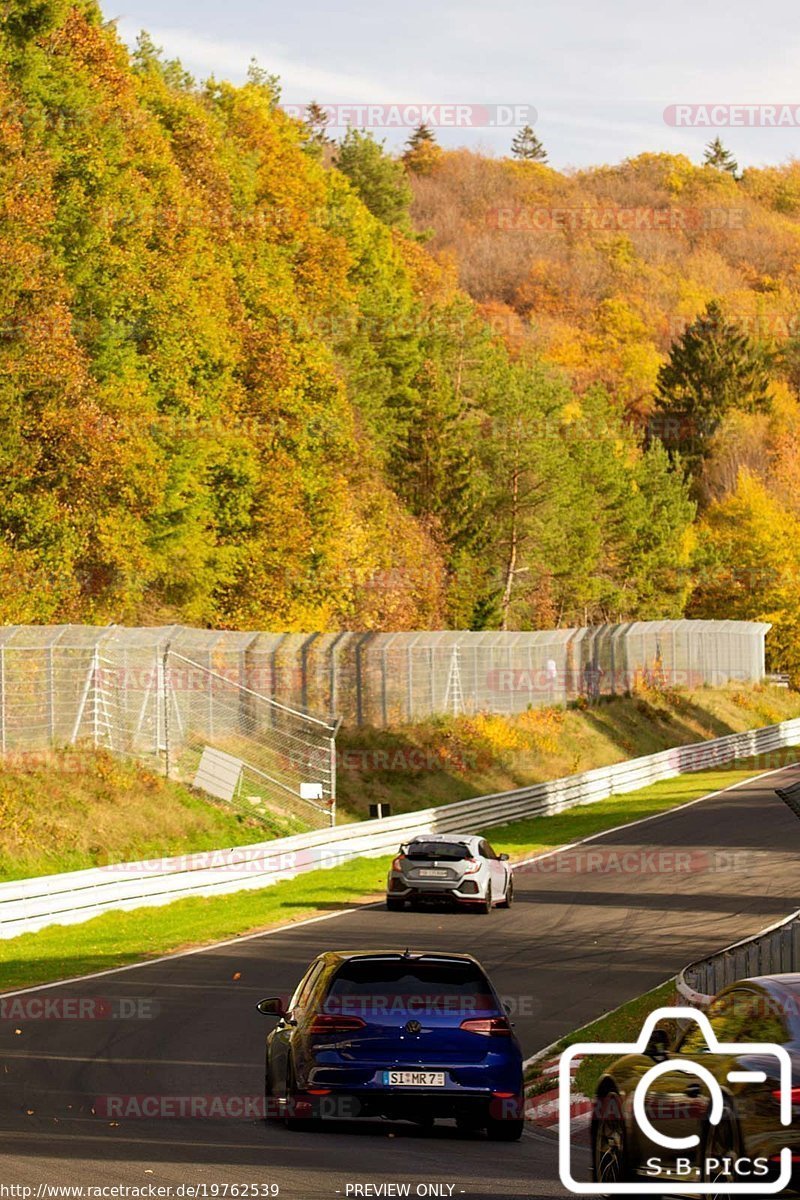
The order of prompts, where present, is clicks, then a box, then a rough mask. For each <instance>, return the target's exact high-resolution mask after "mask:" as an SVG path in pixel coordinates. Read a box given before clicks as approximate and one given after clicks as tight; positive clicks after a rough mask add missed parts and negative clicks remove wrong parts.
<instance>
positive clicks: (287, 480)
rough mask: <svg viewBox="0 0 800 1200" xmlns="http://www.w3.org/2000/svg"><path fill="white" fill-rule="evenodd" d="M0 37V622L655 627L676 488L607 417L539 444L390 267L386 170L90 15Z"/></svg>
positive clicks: (38, 17) (538, 415)
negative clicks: (588, 431)
mask: <svg viewBox="0 0 800 1200" xmlns="http://www.w3.org/2000/svg"><path fill="white" fill-rule="evenodd" d="M10 13H11V15H10V18H9V20H7V21H6V23H5V25H4V28H3V33H2V42H0V92H2V106H3V108H2V122H1V123H0V139H1V140H2V148H3V166H2V185H3V186H2V196H3V199H2V211H0V249H1V250H2V255H3V259H4V262H5V264H6V271H5V272H4V276H3V283H2V286H0V310H1V311H0V319H1V320H0V323H1V324H2V327H3V339H2V343H1V344H0V357H2V361H3V370H2V376H1V377H0V468H2V469H0V530H1V531H2V536H3V542H2V550H0V621H4V622H11V621H19V622H24V621H54V620H61V621H63V620H89V621H107V620H114V621H124V622H128V623H136V622H137V621H138V622H145V621H155V620H158V621H162V620H170V619H173V618H179V619H181V620H184V621H188V622H190V623H200V624H203V623H207V624H217V625H220V624H221V625H228V626H237V625H238V626H245V627H249V628H259V627H260V628H268V629H308V630H314V629H326V628H327V629H329V628H336V627H342V626H348V627H350V628H374V627H382V628H390V629H391V628H413V627H415V626H416V627H420V626H422V627H425V626H428V627H430V626H437V625H442V624H448V623H449V624H454V625H460V626H470V625H476V626H480V625H482V624H483V625H486V624H488V625H497V624H498V623H500V621H501V620H502V619H504V618H505V619H506V620H507V621H508V622H509V623H512V624H513V623H520V622H521V623H523V624H528V625H536V624H541V623H553V622H554V621H557V620H558V621H561V622H562V623H563V622H569V621H572V620H577V619H579V618H580V619H583V618H584V616H588V617H589V618H590V619H591V618H592V617H597V618H600V617H602V616H603V614H612V613H613V614H616V613H618V612H623V613H627V614H628V615H631V616H633V615H652V616H656V615H658V616H663V615H677V614H678V613H679V612H680V610H681V608H682V604H683V599H684V595H685V587H684V584H683V581H682V580H680V579H678V580H677V581H676V580H675V579H673V577H672V569H673V566H674V564H675V563H676V562H682V561H687V559H686V534H687V530H688V528H689V525H690V522H691V517H692V508H691V505H690V503H689V502H688V500H687V498H686V489H685V487H684V485H683V482H682V479H681V477H680V476H679V475H678V474H676V473H675V472H673V471H672V470H671V468H670V466H669V464H668V462H667V459H666V456H665V454H664V453H663V452H662V451H661V450H660V449H659V448H658V447H653V448H651V449H650V450H647V451H645V450H644V449H643V447H642V445H641V439H640V437H639V436H638V435H637V434H636V432H635V431H631V430H628V429H626V428H625V426H624V424H623V421H622V414H621V413H620V412H619V411H618V410H617V406H616V405H615V403H614V401H613V399H612V398H611V397H608V396H605V395H602V394H599V393H598V394H596V395H594V396H593V397H592V398H591V399H590V400H587V404H589V405H590V406H591V408H592V411H593V412H594V413H595V414H596V415H597V422H598V429H602V432H599V433H598V434H597V436H595V437H593V438H592V439H591V441H584V442H583V443H577V442H574V441H573V442H569V441H568V440H565V439H564V438H562V437H561V436H560V430H561V428H562V426H563V425H564V424H565V422H568V421H569V420H570V415H569V414H570V411H571V406H573V404H574V402H575V398H574V396H573V394H572V392H571V391H570V389H569V386H568V384H567V383H566V382H565V381H564V380H562V379H561V378H560V377H559V375H558V374H557V373H551V372H548V371H546V370H545V369H544V368H543V367H542V366H541V365H540V364H539V363H538V362H537V361H536V360H535V359H534V358H532V359H530V360H525V361H519V360H518V359H515V358H514V356H512V355H511V354H510V353H509V352H508V350H507V348H506V346H505V343H504V342H503V339H502V338H499V337H496V336H494V335H493V333H492V331H491V329H490V327H489V326H488V325H487V324H486V323H485V322H484V321H482V319H481V318H480V316H479V314H478V312H477V309H476V307H475V305H474V304H473V302H472V301H471V300H470V299H469V297H468V296H467V295H466V294H465V292H463V291H462V290H460V289H459V287H458V285H457V282H456V280H455V275H454V272H453V270H452V269H451V268H449V267H448V265H447V264H446V263H443V262H441V261H439V260H438V259H437V258H435V257H434V256H432V255H431V254H430V253H429V252H428V250H427V249H426V248H425V247H424V245H423V244H421V243H420V242H419V241H418V240H417V239H416V237H415V236H414V235H413V232H412V229H411V225H410V223H409V221H408V216H407V211H406V209H407V193H408V185H407V183H406V182H405V180H404V179H403V178H402V175H403V171H402V169H400V168H398V167H396V165H395V164H389V167H390V169H391V168H392V167H394V169H395V171H398V170H399V173H400V178H396V177H395V176H391V174H390V177H389V178H388V179H386V178H385V179H382V180H381V179H378V184H379V185H380V187H377V185H375V180H376V178H377V176H376V174H375V172H376V171H377V173H378V176H380V172H381V170H382V169H383V168H384V167H385V166H386V165H387V162H388V160H384V159H383V156H382V155H381V154H380V152H379V151H378V152H377V159H378V160H379V161H377V162H376V161H373V160H372V159H370V161H369V162H368V163H366V166H365V164H364V162H362V159H363V158H364V151H365V148H364V146H363V144H362V143H360V142H359V141H358V139H357V138H356V139H355V141H354V143H353V145H352V147H351V149H352V153H351V154H350V158H349V159H348V160H347V162H343V163H342V168H343V169H342V170H341V171H340V170H337V169H335V168H333V167H331V166H326V165H325V162H326V161H329V160H330V157H331V155H330V153H327V154H322V153H320V148H319V146H318V145H316V144H315V142H314V141H313V139H311V138H310V137H309V134H308V130H307V129H306V127H305V126H304V125H303V123H302V122H299V121H297V120H293V119H290V118H289V117H287V116H286V115H284V113H283V112H282V111H281V110H280V108H279V106H278V96H279V88H278V84H277V82H276V81H275V80H274V79H273V78H272V77H271V76H269V75H268V74H266V73H265V72H264V71H262V70H260V69H259V68H257V67H255V66H254V67H253V68H252V69H251V71H250V78H249V81H248V82H247V83H246V84H245V85H244V86H243V87H239V88H237V87H233V86H231V85H228V84H225V83H221V82H217V81H209V82H207V83H205V84H196V83H195V82H194V81H192V80H191V79H189V78H188V77H187V76H186V74H185V72H184V71H183V70H182V69H181V67H180V65H179V64H177V63H172V62H167V61H164V60H163V58H162V57H161V56H160V55H159V53H158V52H157V50H156V49H155V48H154V47H153V46H152V44H151V43H150V41H149V40H148V39H147V38H146V37H143V38H142V39H141V40H140V43H139V48H138V50H137V52H136V53H135V54H134V55H133V56H132V57H131V56H130V55H129V54H128V52H127V50H126V49H125V48H124V47H123V46H122V44H121V43H120V42H119V40H118V38H117V36H116V33H115V29H114V26H113V23H112V24H108V23H104V20H103V17H102V16H101V14H100V12H99V11H98V9H97V8H96V7H95V6H94V4H93V3H91V2H81V3H78V4H75V5H69V4H68V3H64V2H63V0H48V2H47V3H43V4H42V5H40V6H38V7H36V8H35V9H33V8H31V6H30V5H28V4H27V3H24V2H23V0H15V2H12V5H11V10H10ZM375 149H376V150H377V147H376V148H375ZM366 153H367V158H369V154H370V147H367V148H366ZM373 158H374V156H373ZM345 167H347V170H348V171H349V177H351V178H352V180H353V181H354V182H353V183H351V182H349V181H348V176H346V175H345V174H344V168H345ZM367 167H368V168H369V170H367V169H366V168H367ZM370 172H371V173H370ZM380 189H382V190H380ZM362 196H363V197H365V198H366V200H367V201H368V204H369V207H368V206H367V204H365V203H364V202H363V201H362V198H361V197H362ZM387 197H388V201H387ZM389 201H391V202H389ZM371 210H374V211H375V212H378V213H379V214H380V217H377V216H374V215H373V212H372V211H371ZM523 555H525V556H526V562H524V563H523V562H522V560H521V559H522V556H523ZM523 568H524V570H523Z"/></svg>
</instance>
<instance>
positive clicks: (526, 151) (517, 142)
mask: <svg viewBox="0 0 800 1200" xmlns="http://www.w3.org/2000/svg"><path fill="white" fill-rule="evenodd" d="M511 153H512V155H513V157H514V158H520V159H523V160H525V161H527V162H540V163H546V162H547V151H546V150H545V148H544V146H543V145H542V143H541V142H540V140H539V138H538V137H537V136H536V134H535V133H534V132H533V129H532V127H531V126H530V125H524V126H523V127H522V129H520V130H519V132H518V133H516V134H515V136H514V139H513V141H512V142H511Z"/></svg>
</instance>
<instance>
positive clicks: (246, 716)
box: [0, 626, 336, 835]
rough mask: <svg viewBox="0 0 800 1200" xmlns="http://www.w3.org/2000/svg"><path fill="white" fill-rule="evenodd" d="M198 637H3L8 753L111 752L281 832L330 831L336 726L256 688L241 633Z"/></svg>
mask: <svg viewBox="0 0 800 1200" xmlns="http://www.w3.org/2000/svg"><path fill="white" fill-rule="evenodd" d="M193 632H194V631H191V630H183V629H181V628H180V627H175V628H160V629H123V628H120V627H115V626H112V627H110V628H94V627H88V626H60V627H44V626H24V627H10V628H6V629H2V630H0V753H2V754H3V755H14V754H27V753H30V752H36V751H40V750H47V749H55V748H59V747H63V746H68V745H77V744H81V745H90V746H93V747H96V748H105V749H107V750H110V751H112V752H113V753H116V754H129V755H134V756H136V757H138V758H141V759H144V760H146V761H149V762H150V763H151V764H153V766H154V767H155V768H156V769H157V770H160V771H163V772H164V773H165V774H166V775H168V776H171V777H173V778H175V779H179V780H183V781H185V782H187V783H193V784H195V785H196V786H199V787H202V788H204V790H206V791H207V792H210V793H211V794H212V795H214V796H216V797H217V798H219V799H221V800H226V801H228V802H230V803H232V804H234V805H236V806H237V807H238V808H239V809H240V810H241V811H243V812H245V813H246V814H247V815H248V816H251V817H253V818H255V819H257V820H259V821H260V822H261V824H263V825H264V826H265V827H266V828H267V829H269V830H271V831H272V832H273V833H274V834H275V835H283V834H290V833H294V832H300V831H302V830H304V829H308V828H317V827H320V826H323V825H329V824H333V823H334V820H335V804H336V760H335V734H336V723H335V722H334V721H332V720H328V719H327V718H320V717H315V716H313V715H311V714H310V713H306V712H302V711H300V710H298V709H295V708H293V707H292V706H291V705H287V704H283V703H281V702H279V701H277V700H276V699H274V698H273V697H272V696H270V695H265V694H263V693H262V692H260V691H258V689H257V688H256V687H251V686H248V683H247V682H246V680H247V678H248V676H247V672H246V671H245V670H244V669H243V667H242V663H241V660H238V662H237V659H236V657H235V655H236V649H235V648H236V646H237V642H242V641H243V635H240V634H235V633H233V634H226V635H224V636H225V651H224V653H222V654H220V655H216V654H215V653H214V646H213V643H212V638H213V637H214V635H211V637H209V636H206V637H201V638H200V639H199V642H198V641H195V640H194V639H192V637H191V636H186V635H187V634H188V635H191V634H192V633H193ZM198 632H202V631H198ZM246 637H247V635H244V638H245V639H246Z"/></svg>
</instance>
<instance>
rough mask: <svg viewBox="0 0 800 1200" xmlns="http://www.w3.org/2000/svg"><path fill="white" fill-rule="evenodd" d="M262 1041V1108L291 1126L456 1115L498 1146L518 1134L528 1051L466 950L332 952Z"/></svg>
mask: <svg viewBox="0 0 800 1200" xmlns="http://www.w3.org/2000/svg"><path fill="white" fill-rule="evenodd" d="M258 1010H259V1012H260V1013H262V1014H263V1015H264V1016H269V1017H275V1018H277V1021H278V1023H277V1025H276V1027H275V1028H274V1029H273V1030H272V1031H271V1032H270V1034H269V1035H268V1037H267V1057H266V1074H265V1085H264V1091H265V1100H266V1113H267V1116H268V1117H270V1116H272V1117H279V1116H280V1117H282V1119H283V1120H284V1121H285V1122H286V1124H287V1125H288V1126H289V1128H290V1129H297V1128H308V1127H310V1126H313V1124H314V1123H315V1122H317V1121H319V1120H320V1119H322V1118H324V1117H326V1116H327V1117H333V1118H338V1119H344V1120H349V1119H351V1118H353V1117H384V1118H386V1119H388V1120H411V1121H415V1122H417V1123H418V1124H420V1125H430V1124H432V1123H433V1122H434V1121H435V1120H437V1119H439V1118H442V1119H450V1120H455V1121H456V1123H457V1125H458V1126H459V1128H461V1129H463V1130H465V1131H470V1132H474V1131H478V1130H481V1129H484V1130H486V1133H487V1135H488V1137H489V1138H491V1139H492V1140H496V1141H517V1140H518V1139H519V1138H520V1137H521V1136H522V1131H523V1124H524V1120H523V1107H522V1105H523V1098H522V1052H521V1050H520V1046H519V1043H518V1042H517V1039H516V1037H515V1036H514V1032H513V1029H512V1027H511V1024H510V1022H509V1020H508V1016H507V1015H506V1012H505V1010H504V1009H503V1006H502V1004H501V1002H500V1000H499V998H498V996H497V993H496V992H495V990H494V988H493V987H492V985H491V983H490V982H489V980H488V978H487V976H486V974H485V972H484V970H483V968H482V967H481V965H480V963H478V962H477V960H476V959H474V958H473V957H472V956H471V955H469V954H446V953H441V954H439V953H414V952H413V951H409V950H406V951H404V952H399V951H393V950H385V951H384V950H381V951H366V952H365V951H361V952H357V953H348V952H346V951H341V950H339V951H328V952H327V953H325V954H320V955H319V956H318V957H317V958H315V959H314V961H313V962H312V963H311V966H310V967H309V968H308V971H307V972H306V974H305V975H304V976H303V979H302V980H301V981H300V983H299V984H298V987H297V990H296V991H295V993H294V995H293V996H292V998H291V1000H289V1002H288V1004H284V1002H283V1000H282V999H281V998H280V997H275V996H272V997H268V998H267V999H265V1000H262V1001H261V1002H260V1003H259V1005H258Z"/></svg>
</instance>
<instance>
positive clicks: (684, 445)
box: [651, 301, 775, 476]
mask: <svg viewBox="0 0 800 1200" xmlns="http://www.w3.org/2000/svg"><path fill="white" fill-rule="evenodd" d="M774 361H775V355H774V353H773V352H772V351H771V350H770V349H768V348H767V347H765V346H764V345H763V344H761V343H759V342H757V341H755V340H754V339H753V338H751V337H750V336H749V335H748V334H747V333H746V332H745V331H744V330H742V329H741V328H740V327H739V326H738V325H737V324H736V323H735V322H733V321H730V320H728V319H727V318H726V317H725V315H724V313H723V311H722V308H721V307H720V305H719V304H718V303H717V302H716V301H712V302H711V303H710V304H708V305H707V307H706V310H705V312H704V313H703V314H702V315H701V316H699V317H698V318H697V320H695V321H694V322H693V323H692V324H691V325H690V326H689V328H688V329H687V330H686V332H685V333H683V334H682V335H681V337H680V338H678V339H677V340H676V341H675V342H673V344H672V347H671V349H670V354H669V358H668V360H667V362H666V363H664V364H663V366H662V367H661V369H660V371H659V373H658V381H657V389H658V394H657V397H656V412H655V414H654V417H653V420H652V424H651V429H652V431H653V432H654V433H656V434H657V435H658V436H659V437H660V438H661V441H662V442H663V443H664V445H665V446H666V447H667V448H668V449H669V450H670V451H671V453H672V454H673V455H675V454H679V455H680V457H681V458H682V460H683V461H684V463H685V464H686V466H687V468H688V469H689V471H690V472H691V473H692V474H694V475H695V476H696V475H697V474H698V473H699V471H700V469H701V467H702V463H703V460H704V458H705V457H706V455H707V453H708V447H709V442H710V440H711V438H712V436H713V434H714V432H715V431H716V429H717V428H718V426H719V424H720V422H721V421H722V420H723V418H724V417H725V415H726V414H727V413H728V412H730V411H731V410H732V409H741V410H743V411H745V412H758V411H764V410H766V409H767V408H768V407H769V404H770V384H771V371H772V368H773V364H774Z"/></svg>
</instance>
